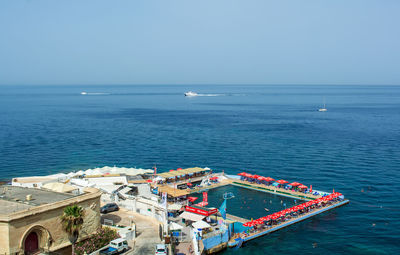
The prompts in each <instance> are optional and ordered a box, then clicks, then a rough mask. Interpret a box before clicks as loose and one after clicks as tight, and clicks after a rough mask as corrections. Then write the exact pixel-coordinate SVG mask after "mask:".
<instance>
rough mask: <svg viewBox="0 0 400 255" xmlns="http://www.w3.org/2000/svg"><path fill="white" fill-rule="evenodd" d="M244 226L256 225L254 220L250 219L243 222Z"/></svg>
mask: <svg viewBox="0 0 400 255" xmlns="http://www.w3.org/2000/svg"><path fill="white" fill-rule="evenodd" d="M243 226H244V227H252V226H254V221H249V222H246V223H244V224H243Z"/></svg>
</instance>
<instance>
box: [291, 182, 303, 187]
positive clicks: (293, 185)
mask: <svg viewBox="0 0 400 255" xmlns="http://www.w3.org/2000/svg"><path fill="white" fill-rule="evenodd" d="M289 185H290V186H292V187H296V186H300V185H302V184H301V183H299V182H292V183H291V184H289Z"/></svg>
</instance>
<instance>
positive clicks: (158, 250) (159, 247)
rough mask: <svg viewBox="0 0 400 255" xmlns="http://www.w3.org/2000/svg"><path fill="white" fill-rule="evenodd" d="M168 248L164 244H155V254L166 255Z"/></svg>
mask: <svg viewBox="0 0 400 255" xmlns="http://www.w3.org/2000/svg"><path fill="white" fill-rule="evenodd" d="M167 254H168V249H167V246H166V245H165V244H157V245H156V253H155V255H167Z"/></svg>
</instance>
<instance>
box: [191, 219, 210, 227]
mask: <svg viewBox="0 0 400 255" xmlns="http://www.w3.org/2000/svg"><path fill="white" fill-rule="evenodd" d="M192 226H193V227H194V228H197V229H203V228H210V227H211V225H210V224H208V223H207V222H205V221H202V220H199V221H196V222H194V223H193V224H192Z"/></svg>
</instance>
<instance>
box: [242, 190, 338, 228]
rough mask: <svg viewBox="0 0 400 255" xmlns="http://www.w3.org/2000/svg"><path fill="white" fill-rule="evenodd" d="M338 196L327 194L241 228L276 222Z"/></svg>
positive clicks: (247, 223)
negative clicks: (270, 221) (287, 215)
mask: <svg viewBox="0 0 400 255" xmlns="http://www.w3.org/2000/svg"><path fill="white" fill-rule="evenodd" d="M340 196H342V194H341V193H339V192H334V193H332V194H329V195H327V196H324V197H320V198H317V199H314V200H311V201H307V202H305V203H302V204H299V205H296V206H293V207H291V208H287V209H285V210H282V211H279V212H276V213H273V214H270V215H267V216H264V217H261V218H259V219H256V220H252V221H249V222H246V223H244V224H243V226H245V227H253V226H255V225H257V224H263V223H264V221H269V220H277V219H279V218H280V217H284V216H286V214H289V213H292V212H297V211H299V210H303V209H304V208H307V207H310V206H312V205H315V204H319V203H321V202H328V201H331V200H332V199H335V198H337V197H340Z"/></svg>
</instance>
